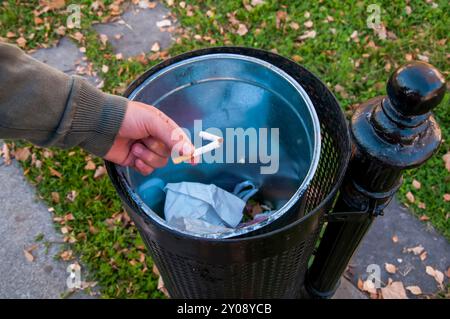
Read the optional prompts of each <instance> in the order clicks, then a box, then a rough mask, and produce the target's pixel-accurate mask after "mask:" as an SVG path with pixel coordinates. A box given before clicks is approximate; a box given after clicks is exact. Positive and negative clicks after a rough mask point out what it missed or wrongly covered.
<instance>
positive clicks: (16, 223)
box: [0, 140, 83, 298]
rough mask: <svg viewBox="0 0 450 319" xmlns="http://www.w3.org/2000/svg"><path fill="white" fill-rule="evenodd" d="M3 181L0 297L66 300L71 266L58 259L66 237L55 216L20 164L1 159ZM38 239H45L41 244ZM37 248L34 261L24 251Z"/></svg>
mask: <svg viewBox="0 0 450 319" xmlns="http://www.w3.org/2000/svg"><path fill="white" fill-rule="evenodd" d="M2 145H3V141H1V140H0V148H1V146H2ZM0 181H1V187H0V220H1V222H0V234H1V235H0V256H1V260H0V298H61V297H63V296H64V294H65V293H66V292H67V291H68V288H67V286H66V280H67V278H68V276H69V273H68V272H66V269H67V267H68V265H69V263H66V262H62V261H59V260H56V259H55V258H54V256H55V255H56V254H57V253H58V252H59V251H60V248H61V244H62V243H63V238H62V235H61V234H59V233H58V232H57V231H56V230H55V228H54V225H53V220H52V214H51V213H50V212H49V211H48V207H47V206H46V205H45V204H44V203H42V202H41V201H40V200H38V199H37V198H36V194H35V189H34V188H33V187H32V186H30V185H29V184H28V183H27V182H26V180H25V178H24V177H23V170H22V169H21V168H20V167H19V165H18V164H17V162H15V161H13V163H12V164H11V165H9V166H7V165H5V163H4V162H3V159H2V158H1V157H0ZM37 237H42V240H40V241H39V242H37V241H36V238H37ZM33 246H35V249H32V250H31V252H30V253H31V254H32V256H33V258H34V260H33V261H30V260H29V259H27V257H26V256H25V253H24V250H27V249H30V248H31V247H33ZM82 280H83V278H82ZM82 295H83V294H77V295H75V297H83V296H82Z"/></svg>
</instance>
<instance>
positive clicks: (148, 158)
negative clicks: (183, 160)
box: [132, 143, 168, 168]
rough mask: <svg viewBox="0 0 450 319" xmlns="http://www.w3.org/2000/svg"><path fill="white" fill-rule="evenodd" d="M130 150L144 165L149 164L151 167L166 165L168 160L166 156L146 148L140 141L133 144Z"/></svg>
mask: <svg viewBox="0 0 450 319" xmlns="http://www.w3.org/2000/svg"><path fill="white" fill-rule="evenodd" d="M132 152H133V154H134V155H135V156H136V157H137V158H138V159H140V160H141V161H142V162H144V163H145V164H146V165H148V166H151V167H153V168H160V167H164V166H166V164H167V161H168V158H167V157H162V156H160V155H158V154H156V153H154V152H152V151H150V150H149V149H148V148H146V147H145V146H144V145H143V144H141V143H136V144H134V145H133V148H132Z"/></svg>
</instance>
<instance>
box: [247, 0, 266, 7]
mask: <svg viewBox="0 0 450 319" xmlns="http://www.w3.org/2000/svg"><path fill="white" fill-rule="evenodd" d="M250 3H251V5H252V6H254V7H256V6H258V5H260V4H264V0H252V2H250Z"/></svg>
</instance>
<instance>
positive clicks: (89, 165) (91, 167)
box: [84, 160, 97, 171]
mask: <svg viewBox="0 0 450 319" xmlns="http://www.w3.org/2000/svg"><path fill="white" fill-rule="evenodd" d="M96 167H97V165H95V163H94V162H93V161H92V160H88V161H87V163H86V166H85V167H84V169H85V170H87V171H93V170H95V168H96Z"/></svg>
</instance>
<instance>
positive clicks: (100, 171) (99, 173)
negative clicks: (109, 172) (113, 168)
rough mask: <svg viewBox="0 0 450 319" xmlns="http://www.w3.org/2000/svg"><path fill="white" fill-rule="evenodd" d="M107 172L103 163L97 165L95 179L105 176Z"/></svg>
mask: <svg viewBox="0 0 450 319" xmlns="http://www.w3.org/2000/svg"><path fill="white" fill-rule="evenodd" d="M105 174H106V168H105V166H103V165H101V166H99V167H97V169H96V170H95V173H94V178H95V179H99V178H102V177H103V176H105Z"/></svg>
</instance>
